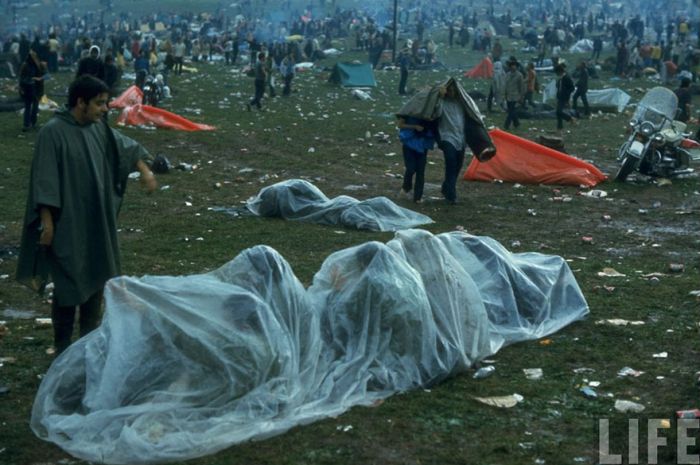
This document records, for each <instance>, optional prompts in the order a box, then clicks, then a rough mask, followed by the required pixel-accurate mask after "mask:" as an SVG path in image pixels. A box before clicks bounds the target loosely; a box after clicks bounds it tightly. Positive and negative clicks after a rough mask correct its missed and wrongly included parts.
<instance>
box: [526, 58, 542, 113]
mask: <svg viewBox="0 0 700 465" xmlns="http://www.w3.org/2000/svg"><path fill="white" fill-rule="evenodd" d="M538 87H539V85H538V82H537V71H536V70H535V64H534V63H533V62H529V63H528V64H527V75H526V76H525V98H524V99H523V108H528V104H529V105H530V106H531V107H533V108H534V107H535V101H534V100H533V96H534V95H535V92H539V89H538Z"/></svg>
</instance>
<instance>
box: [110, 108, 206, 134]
mask: <svg viewBox="0 0 700 465" xmlns="http://www.w3.org/2000/svg"><path fill="white" fill-rule="evenodd" d="M117 124H128V125H130V126H142V125H146V126H155V127H157V128H167V129H175V130H177V131H213V130H214V129H216V128H215V127H214V126H209V125H207V124H199V123H194V122H192V121H190V120H188V119H187V118H183V117H182V116H179V115H176V114H175V113H171V112H169V111H166V110H163V109H162V108H157V107H152V106H150V105H132V106H129V107H126V108H124V109H123V110H122V112H121V114H120V115H119V118H117Z"/></svg>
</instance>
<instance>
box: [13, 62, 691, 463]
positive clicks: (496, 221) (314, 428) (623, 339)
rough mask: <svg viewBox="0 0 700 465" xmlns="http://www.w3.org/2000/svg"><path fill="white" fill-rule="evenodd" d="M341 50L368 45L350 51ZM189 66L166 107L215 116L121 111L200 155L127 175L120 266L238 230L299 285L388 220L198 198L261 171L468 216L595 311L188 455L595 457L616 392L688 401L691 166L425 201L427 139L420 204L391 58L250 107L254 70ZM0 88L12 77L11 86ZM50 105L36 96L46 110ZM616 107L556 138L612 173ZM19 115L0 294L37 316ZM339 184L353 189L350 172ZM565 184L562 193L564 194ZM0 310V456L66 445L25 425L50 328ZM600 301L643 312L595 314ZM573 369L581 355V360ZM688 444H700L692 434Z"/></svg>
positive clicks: (299, 82) (226, 255) (144, 264)
mask: <svg viewBox="0 0 700 465" xmlns="http://www.w3.org/2000/svg"><path fill="white" fill-rule="evenodd" d="M445 53H447V54H449V59H448V60H447V61H448V62H449V63H450V64H452V65H454V66H457V65H459V66H460V67H461V68H462V69H464V68H468V67H469V66H471V65H472V64H474V63H476V62H477V61H478V60H479V59H480V57H479V56H476V55H475V54H473V53H472V52H470V51H467V50H461V49H457V50H451V51H448V52H445ZM344 58H345V57H344ZM351 58H362V57H361V56H360V55H359V54H352V55H351ZM325 64H330V61H328V62H326V63H325ZM197 67H198V69H199V72H198V73H190V74H184V75H182V76H181V77H177V76H174V77H172V78H171V85H172V88H173V98H172V99H170V100H168V101H166V102H165V103H164V105H165V108H166V109H169V110H171V111H174V112H175V113H178V114H181V115H183V116H185V117H188V118H190V119H193V120H195V121H198V122H204V123H207V124H212V125H215V126H216V127H217V128H218V129H217V130H216V131H215V132H201V133H191V134H188V133H180V132H174V131H167V130H144V129H139V128H124V129H122V130H123V131H124V132H125V133H126V134H128V135H130V136H131V137H134V138H135V139H137V140H139V141H141V142H142V143H143V144H144V145H145V146H146V147H147V148H148V149H149V150H150V151H151V152H152V153H153V154H164V155H166V156H167V157H168V158H169V159H170V160H171V162H172V163H173V164H174V165H177V164H179V163H188V164H193V165H196V166H197V167H196V169H194V170H193V171H191V172H186V171H180V170H173V171H172V172H171V173H169V174H165V175H161V176H158V181H159V183H160V185H161V187H162V190H159V191H158V192H156V193H155V194H154V195H151V196H147V195H145V194H143V193H142V192H141V191H140V190H139V187H138V185H137V183H136V182H132V185H131V186H130V187H129V191H128V192H127V196H126V201H125V204H124V207H123V210H122V213H121V218H120V228H121V233H120V239H121V244H122V253H123V264H124V271H125V273H126V274H130V275H143V274H169V275H182V274H192V273H200V272H204V271H208V270H211V269H214V268H216V267H218V266H220V265H221V264H223V263H224V262H226V261H227V260H229V259H231V258H233V257H234V256H236V254H238V253H239V252H240V251H242V250H244V249H245V248H248V247H251V246H254V245H257V244H268V245H270V246H272V247H274V248H275V249H277V250H278V251H280V253H281V254H282V255H283V256H284V257H285V258H286V259H287V260H288V261H289V262H290V263H291V265H292V266H293V268H294V271H295V273H296V274H297V276H299V277H300V279H301V280H302V282H304V283H305V284H306V285H308V284H309V283H310V282H311V280H312V277H313V274H314V273H315V271H316V270H318V268H319V267H320V265H321V263H322V262H323V260H324V258H325V257H327V256H328V255H329V254H330V253H331V252H333V251H335V250H338V249H341V248H345V247H349V246H352V245H356V244H359V243H362V242H365V241H369V240H380V241H387V240H389V239H390V238H391V237H392V235H391V234H388V233H369V232H360V231H353V230H342V234H339V233H337V232H336V231H338V230H340V228H336V227H325V226H317V225H309V224H303V223H297V222H285V221H283V220H276V219H259V218H254V217H243V218H232V217H229V216H227V215H225V214H222V213H217V212H213V211H210V210H209V208H210V207H214V206H238V205H240V204H241V202H243V201H244V200H245V199H246V198H248V197H249V196H251V195H253V194H255V193H257V192H258V191H259V190H260V189H261V188H262V187H264V186H266V185H269V184H271V183H274V182H277V181H279V180H283V179H289V178H299V177H301V178H305V179H309V180H311V181H312V182H314V183H315V184H316V185H317V186H318V187H319V188H320V189H321V190H323V191H324V192H325V193H326V194H327V195H329V196H336V195H340V194H348V195H353V196H356V197H358V198H369V197H373V196H377V195H386V196H388V197H390V198H393V199H395V200H396V202H397V203H399V204H401V205H403V206H406V207H408V208H413V209H415V210H417V211H420V212H422V213H425V214H428V215H429V216H431V217H432V218H433V219H434V220H435V223H434V224H432V225H429V226H428V227H427V229H429V230H430V231H433V232H436V233H438V232H445V231H450V230H454V229H455V228H458V227H463V228H464V229H465V230H467V231H468V232H470V233H473V234H478V235H487V236H491V237H494V238H495V239H497V240H499V241H500V242H502V243H503V244H504V245H505V246H506V247H507V248H509V249H511V250H512V251H514V252H523V251H537V252H542V253H547V254H557V255H561V256H563V257H565V258H567V259H568V260H569V263H570V266H571V268H572V269H573V270H574V271H575V274H576V277H577V279H578V281H579V284H580V286H581V289H582V290H583V292H584V294H585V296H586V298H587V300H588V303H589V305H590V308H591V316H590V318H588V319H587V320H586V321H583V322H579V323H576V324H573V325H571V326H570V327H568V328H566V329H564V330H563V331H561V332H559V333H557V334H554V335H552V336H551V337H550V338H548V340H547V341H533V342H528V343H521V344H516V345H513V346H510V347H507V348H505V349H503V350H502V351H501V352H499V353H498V354H497V355H495V356H494V357H492V358H493V359H494V360H495V361H496V367H497V370H496V372H495V374H494V375H492V376H491V377H489V378H486V379H482V380H474V379H472V378H471V374H470V373H465V374H462V375H459V376H456V377H454V378H452V379H450V380H448V381H446V382H443V383H441V384H439V385H437V386H431V387H430V388H429V389H426V390H418V391H414V392H408V393H405V394H402V395H396V396H394V397H392V398H390V399H388V400H387V401H385V402H384V403H383V404H381V405H379V406H377V407H375V408H354V409H352V410H351V411H349V412H347V413H346V414H344V415H342V416H340V417H338V418H332V419H327V420H323V421H319V422H317V423H314V424H311V425H307V426H303V427H298V428H294V429H293V430H292V431H290V432H288V433H286V434H283V435H280V436H278V437H274V438H271V439H268V440H265V441H262V442H253V443H246V444H241V445H238V446H235V447H232V448H230V449H227V450H225V451H223V452H221V453H219V454H216V455H212V456H209V457H204V458H201V459H197V460H193V461H191V462H188V463H192V464H217V465H218V464H231V463H240V464H274V465H282V464H300V463H304V464H357V463H366V464H427V463H430V464H449V463H455V464H456V463H472V464H533V463H548V464H555V465H558V464H572V463H597V460H598V455H597V454H598V420H599V419H600V418H610V419H611V420H612V423H611V424H613V425H615V424H616V423H615V422H618V423H619V422H621V421H623V420H624V419H626V418H627V417H628V416H629V415H628V414H621V413H617V412H616V411H615V410H614V408H613V403H614V401H615V400H616V399H629V400H635V401H637V402H640V403H642V404H644V405H645V406H646V407H647V409H646V411H645V412H644V415H645V416H649V417H658V418H669V417H670V416H671V415H672V413H673V412H674V411H675V410H678V409H686V408H696V407H698V406H700V399H699V396H698V393H699V392H698V389H699V388H698V387H697V386H696V385H695V384H694V379H693V373H695V372H696V371H698V369H700V368H699V367H698V360H699V358H698V343H697V341H698V324H699V322H700V317H699V315H698V309H699V303H698V300H697V298H696V297H694V296H692V295H690V294H689V292H690V291H692V290H696V289H700V281H699V280H698V276H699V274H700V273H699V271H700V270H699V268H698V258H699V255H698V250H700V249H699V247H698V246H699V245H700V241H699V239H698V235H697V231H698V227H699V226H700V216H699V215H698V211H699V205H700V194H699V193H698V190H699V189H700V188H699V186H698V181H697V178H689V179H679V180H674V182H673V184H672V185H670V186H666V187H658V186H656V185H654V184H652V183H649V182H647V180H644V179H639V180H638V181H636V182H635V181H632V182H628V183H626V184H619V183H613V182H611V181H608V182H605V183H603V184H601V185H599V186H598V188H600V189H603V190H605V191H606V192H607V193H608V196H607V197H605V198H598V199H596V198H588V197H585V196H580V195H577V194H578V193H579V191H580V189H579V188H577V187H570V186H569V187H562V186H538V185H527V186H514V185H511V184H508V183H467V182H460V183H459V185H458V196H459V203H458V205H456V206H449V205H446V204H444V203H443V202H442V201H441V200H440V199H438V197H439V196H440V194H439V183H440V182H441V179H442V160H441V154H440V152H439V151H437V150H436V151H434V152H431V154H430V156H429V160H430V165H429V166H428V172H427V182H428V185H427V186H426V202H425V203H424V204H421V205H418V206H415V205H413V204H412V203H410V202H407V201H406V200H399V199H397V198H396V195H395V194H396V192H398V190H399V187H400V178H399V177H398V175H400V174H401V173H402V166H403V165H402V161H401V155H400V154H401V150H400V145H399V143H398V140H397V137H396V136H397V134H396V132H397V131H396V129H395V121H394V117H393V112H395V111H396V110H397V109H398V107H399V106H400V105H401V102H402V99H401V98H400V97H399V96H398V95H396V89H397V85H398V72H396V71H378V72H377V73H376V77H377V80H378V82H379V86H378V87H377V88H376V89H375V90H373V91H372V92H371V94H372V96H373V98H374V100H373V101H359V100H355V99H353V98H352V97H351V96H350V93H349V91H347V90H343V89H341V88H338V87H333V86H331V85H329V84H327V82H326V79H327V76H328V73H327V72H309V73H306V74H299V75H298V77H297V78H296V79H295V82H294V85H295V87H296V92H295V93H294V94H293V95H292V96H291V97H289V98H281V97H279V98H276V99H274V100H270V99H266V101H265V102H264V105H265V108H266V111H264V112H260V113H259V112H250V113H249V112H246V111H245V108H244V103H245V102H246V101H247V99H248V98H249V97H250V94H251V93H252V86H253V83H252V81H251V80H250V78H247V77H245V76H242V75H240V74H237V73H233V72H232V71H231V70H230V69H229V70H227V69H224V68H223V67H222V66H221V65H219V64H200V65H198V66H197ZM448 75H454V76H458V75H460V73H459V72H458V71H456V70H454V71H449V72H447V71H440V72H432V71H422V72H414V73H412V75H411V78H410V79H411V81H410V87H414V88H416V87H419V86H421V85H423V84H426V83H433V82H436V81H439V80H442V79H444V78H446V77H447V76H448ZM603 77H604V79H601V80H596V81H592V85H591V87H592V88H599V87H603V86H620V87H622V88H623V89H624V90H626V91H628V92H629V93H631V94H632V96H633V99H634V100H635V101H636V100H638V99H639V98H640V97H641V95H642V94H641V93H640V92H639V91H635V90H634V89H637V88H640V89H643V88H646V87H649V86H651V85H652V83H650V82H648V81H611V80H609V79H605V78H606V77H607V76H606V75H605V74H604V75H603ZM67 79H68V74H67V73H63V74H59V75H58V76H56V78H55V79H54V80H53V81H51V82H50V85H49V86H48V88H49V96H50V97H51V98H53V99H55V100H57V101H59V102H62V101H63V99H64V98H65V97H63V95H64V93H65V84H66V82H67ZM462 82H463V83H464V85H465V87H466V88H467V89H468V90H478V91H480V92H482V93H486V90H487V83H485V82H482V81H476V82H472V81H462ZM8 84H10V83H7V82H5V83H3V86H6V85H8ZM4 94H5V95H10V94H9V91H7V90H6V91H4ZM482 104H483V102H482ZM195 109H198V110H199V111H195ZM48 117H49V114H48V113H46V112H44V113H42V114H41V121H46V119H47V118H48ZM504 117H505V115H504V114H503V113H494V114H488V115H487V121H488V123H489V124H493V125H498V126H500V125H502V122H503V119H504ZM628 118H629V115H628V114H611V113H605V114H601V115H596V116H595V117H594V118H592V119H590V120H584V121H581V124H580V125H579V126H577V127H569V126H567V127H566V129H567V132H565V134H564V142H565V145H566V147H567V150H568V152H569V153H571V154H573V155H576V156H578V157H580V158H582V159H585V160H588V161H591V162H593V163H594V164H596V165H597V166H598V167H600V168H601V169H602V170H603V171H605V172H608V173H614V169H615V167H616V164H615V155H616V149H617V147H618V146H619V144H620V143H621V141H622V135H623V134H624V127H625V124H626V122H627V119H628ZM20 127H21V119H20V116H19V115H17V114H13V113H2V114H0V140H1V141H2V147H3V149H2V155H1V157H2V158H1V159H2V161H1V162H0V163H1V167H2V169H1V171H0V192H1V193H2V194H1V198H2V210H1V211H0V259H1V262H0V274H2V275H3V278H2V280H1V281H0V312H4V311H6V310H8V309H15V310H31V311H34V312H36V316H40V317H44V316H48V305H47V304H46V303H45V301H44V300H43V299H42V298H39V297H38V296H36V295H34V294H32V293H31V292H30V291H29V290H28V289H25V288H23V287H21V286H20V285H18V284H16V283H15V282H14V281H13V279H12V277H13V275H14V268H15V266H16V253H17V248H18V244H19V234H20V228H21V222H22V217H23V212H24V202H25V196H26V188H27V179H28V173H29V168H30V163H31V156H32V145H33V142H34V140H35V137H36V134H35V133H28V134H26V135H23V134H21V133H20V131H19V130H20ZM554 127H555V121H554V120H552V119H548V120H524V121H523V124H522V126H521V127H520V129H518V130H516V131H515V133H516V134H518V135H521V136H523V137H527V138H531V139H535V138H536V137H537V135H539V134H541V133H543V131H544V132H545V133H550V132H552V131H553V130H554ZM367 131H369V132H370V133H371V137H370V138H369V139H367V138H366V137H365V134H366V132H367ZM568 131H570V132H568ZM378 132H384V133H387V134H389V135H390V142H389V143H383V142H379V141H378V140H377V138H376V137H375V136H374V135H375V134H377V133H378ZM360 139H362V140H360ZM311 147H313V148H314V149H315V150H314V151H313V152H310V151H309V149H310V148H311ZM217 183H219V184H220V185H217ZM166 186H167V188H166ZM348 186H362V187H361V188H360V189H359V190H348ZM555 189H556V190H555ZM567 196H568V197H570V201H561V197H567ZM431 197H433V198H431ZM533 213H534V215H533ZM605 215H607V216H609V219H608V218H607V216H606V217H605V218H604V216H605ZM583 236H591V237H593V242H592V243H590V242H584V241H582V239H581V238H582V237H583ZM669 263H683V264H684V265H685V271H684V272H682V273H670V272H669V269H668V266H669ZM604 268H614V269H615V270H617V271H619V272H620V273H623V274H625V275H626V276H625V277H618V278H609V277H601V276H599V275H598V272H600V271H602V270H603V269H604ZM650 273H661V275H659V276H658V277H657V279H652V278H650V277H648V276H647V275H649V274H650ZM3 314H4V313H2V314H0V319H3V320H6V321H7V327H8V328H9V330H10V333H9V334H7V335H5V336H0V357H13V358H14V359H15V361H12V362H7V361H6V362H4V363H3V364H2V366H0V387H6V388H9V392H7V393H4V394H0V462H2V463H4V464H8V465H9V464H12V465H20V464H21V465H25V464H38V463H58V462H59V461H61V460H64V459H70V460H75V459H71V458H70V457H69V456H67V455H66V454H65V453H64V452H62V451H61V450H60V449H58V448H57V447H55V446H53V445H51V444H47V443H44V442H42V441H40V440H38V439H37V438H36V437H35V436H34V435H33V434H32V432H31V431H30V430H29V427H28V420H29V414H30V410H31V405H32V400H33V396H34V393H35V392H36V389H37V387H38V385H39V383H40V377H41V375H42V374H43V373H45V372H46V370H47V368H48V366H49V364H50V363H51V359H52V358H51V356H50V355H47V354H46V349H48V348H49V347H50V345H51V341H52V339H51V331H50V329H46V328H43V327H37V326H36V325H35V324H34V320H33V318H31V319H25V320H21V319H10V318H8V317H3V316H2V315H3ZM609 318H624V319H627V320H641V321H644V322H645V324H644V325H642V326H620V327H618V326H611V325H607V324H596V322H597V321H598V320H602V319H609ZM662 351H666V352H668V358H665V359H664V358H654V357H653V354H655V353H659V352H662ZM625 366H630V367H633V368H635V369H637V370H642V371H644V372H645V374H643V375H642V376H640V377H638V378H629V377H626V378H620V377H618V376H617V372H618V370H620V369H621V368H622V367H625ZM534 367H539V368H542V369H543V371H544V377H543V379H541V380H539V381H531V380H527V379H526V378H525V376H524V375H523V372H522V369H523V368H534ZM581 368H589V369H590V370H589V371H584V372H580V369H581ZM574 370H579V372H575V371H574ZM587 381H600V383H601V384H600V387H599V388H598V393H599V395H600V397H599V398H597V399H588V398H586V397H584V396H583V395H582V394H581V393H580V392H579V390H578V389H579V387H580V386H581V385H583V384H585V383H586V382H587ZM511 393H519V394H521V395H522V396H524V399H525V400H524V402H522V403H520V404H519V405H517V406H516V407H514V408H512V409H497V408H494V407H488V406H485V405H481V404H479V403H477V402H476V401H474V400H473V399H472V396H491V395H506V394H511ZM348 425H352V428H351V429H350V428H347V426H348ZM696 431H697V430H696ZM611 434H612V436H613V445H612V446H611V450H612V451H613V452H615V453H623V452H625V451H626V450H627V449H626V448H627V442H626V441H627V439H626V438H627V433H626V430H622V428H618V429H617V430H613V431H612V432H611ZM669 437H670V436H669ZM642 449H643V450H644V447H642ZM691 450H693V449H692V448H691ZM694 451H695V453H696V454H697V453H698V451H697V446H695V449H694ZM642 454H644V452H643V453H642ZM674 454H675V448H674V447H667V448H662V451H661V454H660V458H659V463H672V461H673V460H674V459H673V456H674ZM61 463H65V462H61ZM674 463H675V462H674Z"/></svg>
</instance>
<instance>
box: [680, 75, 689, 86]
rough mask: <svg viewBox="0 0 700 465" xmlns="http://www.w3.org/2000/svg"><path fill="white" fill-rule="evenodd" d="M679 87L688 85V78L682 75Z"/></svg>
mask: <svg viewBox="0 0 700 465" xmlns="http://www.w3.org/2000/svg"><path fill="white" fill-rule="evenodd" d="M681 87H690V78H687V77H684V78H683V79H681Z"/></svg>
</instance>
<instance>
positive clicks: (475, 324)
mask: <svg viewBox="0 0 700 465" xmlns="http://www.w3.org/2000/svg"><path fill="white" fill-rule="evenodd" d="M387 246H388V247H389V248H391V249H393V250H394V251H395V252H396V253H398V254H399V255H400V256H401V257H403V259H404V260H405V261H406V262H407V264H408V265H409V266H411V267H412V268H413V269H415V270H416V271H417V272H418V273H419V274H420V277H421V280H422V284H423V287H424V288H425V293H426V295H428V296H429V299H430V307H431V311H432V317H433V319H434V321H435V324H436V325H437V331H438V337H437V344H438V346H437V350H438V353H439V354H441V355H440V358H441V361H442V362H441V363H442V364H443V367H442V369H443V371H447V372H452V371H453V370H458V371H459V370H464V369H467V368H469V367H470V366H471V365H472V364H473V363H474V362H476V361H478V360H480V359H482V358H483V357H485V356H487V355H491V354H493V353H495V352H496V351H497V350H498V349H499V348H500V347H501V345H502V342H503V341H502V338H500V336H498V335H497V334H490V333H489V321H488V316H487V314H486V309H485V307H484V304H483V303H482V296H481V295H480V294H479V290H478V288H477V285H476V284H475V283H474V281H473V280H472V278H471V277H470V276H469V274H468V273H467V272H466V271H465V270H464V269H463V267H462V266H461V265H460V264H459V262H458V261H457V260H456V259H455V258H454V257H453V256H452V254H451V253H450V252H449V251H448V250H447V249H446V248H445V246H444V245H443V244H442V243H441V242H440V240H439V239H438V238H437V237H436V236H434V235H432V234H431V233H429V232H427V231H423V230H420V229H409V230H405V231H399V232H398V233H396V237H395V238H394V239H393V240H391V241H389V243H388V244H387Z"/></svg>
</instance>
